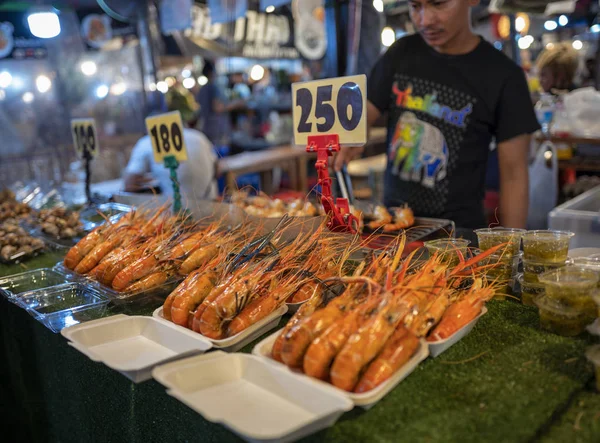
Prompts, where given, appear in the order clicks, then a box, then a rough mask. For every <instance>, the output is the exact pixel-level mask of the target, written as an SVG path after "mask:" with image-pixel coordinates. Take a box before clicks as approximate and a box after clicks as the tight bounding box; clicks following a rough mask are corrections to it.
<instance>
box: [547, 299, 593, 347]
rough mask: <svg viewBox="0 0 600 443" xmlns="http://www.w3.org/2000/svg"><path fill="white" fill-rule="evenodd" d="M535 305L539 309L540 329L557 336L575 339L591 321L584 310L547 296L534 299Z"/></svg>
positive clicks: (591, 318)
mask: <svg viewBox="0 0 600 443" xmlns="http://www.w3.org/2000/svg"><path fill="white" fill-rule="evenodd" d="M535 304H536V305H537V306H538V308H539V313H540V327H541V328H542V329H545V330H546V331H549V332H552V333H554V334H557V335H562V336H564V337H575V336H576V335H579V334H581V333H582V332H583V331H585V328H586V326H587V325H589V324H590V323H591V322H592V321H593V317H591V316H590V314H589V312H587V311H586V310H585V309H580V308H575V307H572V306H567V305H565V304H564V303H562V302H560V301H558V300H555V299H552V298H549V297H548V296H540V297H538V298H536V299H535Z"/></svg>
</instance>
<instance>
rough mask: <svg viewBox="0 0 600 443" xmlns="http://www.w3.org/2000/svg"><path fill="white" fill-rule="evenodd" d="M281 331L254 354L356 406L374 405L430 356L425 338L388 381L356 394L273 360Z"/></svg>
mask: <svg viewBox="0 0 600 443" xmlns="http://www.w3.org/2000/svg"><path fill="white" fill-rule="evenodd" d="M281 331H282V329H280V330H279V331H277V332H275V333H273V334H271V335H269V336H268V337H267V338H265V339H264V340H262V341H261V342H260V343H258V344H257V345H256V346H255V347H254V349H253V350H252V354H254V355H256V356H259V357H262V358H265V359H266V360H267V361H269V363H272V364H275V365H277V366H280V367H282V368H285V369H286V370H288V371H290V372H293V373H295V374H297V375H298V376H300V377H303V378H306V379H308V380H310V381H311V382H312V383H316V384H319V385H324V386H327V387H329V388H331V389H334V390H335V391H337V392H338V393H339V394H341V395H344V396H345V397H347V398H348V399H350V401H352V403H354V404H355V405H356V406H361V407H362V408H364V409H370V408H371V407H372V406H374V405H375V404H376V403H377V402H378V401H379V400H381V399H382V398H383V397H385V396H386V395H387V394H388V393H389V392H390V391H391V390H392V389H394V388H395V387H396V386H398V384H399V383H400V382H401V381H402V380H404V379H405V378H406V377H408V376H409V375H410V374H411V373H412V372H413V371H414V370H415V369H416V368H417V366H419V363H421V362H422V361H423V360H425V359H426V358H427V357H428V356H429V349H428V346H427V342H426V341H425V340H421V344H420V346H419V348H418V349H417V352H415V355H413V356H412V357H411V359H410V360H409V361H407V362H406V364H405V365H404V366H402V367H401V368H400V369H399V370H398V371H396V373H395V374H394V375H393V376H392V377H390V378H389V379H388V380H387V381H385V382H383V383H382V384H380V385H379V386H377V387H376V388H375V389H371V390H370V391H368V392H364V393H361V394H356V393H354V392H347V391H344V390H343V389H339V388H336V387H335V386H333V385H331V384H329V383H327V382H324V381H321V380H318V379H316V378H313V377H309V376H308V375H304V374H302V372H300V371H297V370H292V369H290V368H288V367H287V366H286V365H284V364H283V363H280V362H278V361H276V360H273V359H272V358H271V351H272V349H273V345H274V344H275V340H277V337H279V334H281Z"/></svg>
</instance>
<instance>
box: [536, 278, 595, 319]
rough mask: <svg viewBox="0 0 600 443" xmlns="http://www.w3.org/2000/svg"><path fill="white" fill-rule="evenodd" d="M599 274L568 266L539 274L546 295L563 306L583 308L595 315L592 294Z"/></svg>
mask: <svg viewBox="0 0 600 443" xmlns="http://www.w3.org/2000/svg"><path fill="white" fill-rule="evenodd" d="M599 279H600V276H599V275H598V274H597V273H596V272H594V271H590V270H587V269H582V268H578V267H576V266H569V267H565V268H561V269H557V270H555V271H550V272H547V273H545V274H542V275H540V276H539V280H540V283H542V284H543V285H544V286H545V287H546V296H547V297H548V298H549V299H552V300H556V301H559V302H561V303H563V304H564V305H565V306H568V307H572V308H577V309H580V310H584V311H587V312H589V313H590V315H593V316H594V317H596V315H597V314H598V309H597V307H596V303H595V302H594V299H593V298H592V296H593V295H594V294H595V293H596V291H597V285H598V280H599Z"/></svg>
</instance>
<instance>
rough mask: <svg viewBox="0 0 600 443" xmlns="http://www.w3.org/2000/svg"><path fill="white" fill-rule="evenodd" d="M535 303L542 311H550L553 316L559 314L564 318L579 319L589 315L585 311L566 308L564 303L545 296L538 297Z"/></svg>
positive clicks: (571, 307) (570, 307)
mask: <svg viewBox="0 0 600 443" xmlns="http://www.w3.org/2000/svg"><path fill="white" fill-rule="evenodd" d="M533 301H534V303H535V304H536V305H537V307H538V308H540V310H543V311H548V312H551V313H553V314H559V315H562V316H563V317H570V318H577V317H582V316H587V315H588V313H587V311H586V310H585V309H581V308H576V307H573V306H566V305H565V304H564V303H561V302H560V301H558V300H555V299H552V298H549V297H546V296H544V295H540V296H538V297H536V298H535V299H534V300H533Z"/></svg>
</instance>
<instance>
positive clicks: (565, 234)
mask: <svg viewBox="0 0 600 443" xmlns="http://www.w3.org/2000/svg"><path fill="white" fill-rule="evenodd" d="M574 235H575V233H574V232H571V231H549V230H539V231H527V232H526V233H525V234H523V239H531V240H532V239H535V238H540V239H544V238H546V239H549V238H555V239H561V238H571V237H573V236H574Z"/></svg>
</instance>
